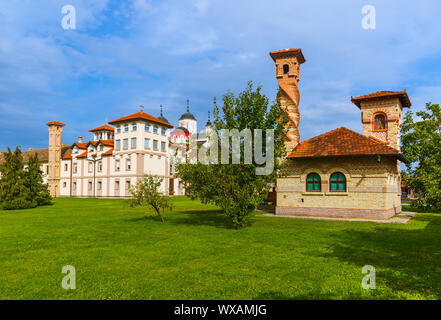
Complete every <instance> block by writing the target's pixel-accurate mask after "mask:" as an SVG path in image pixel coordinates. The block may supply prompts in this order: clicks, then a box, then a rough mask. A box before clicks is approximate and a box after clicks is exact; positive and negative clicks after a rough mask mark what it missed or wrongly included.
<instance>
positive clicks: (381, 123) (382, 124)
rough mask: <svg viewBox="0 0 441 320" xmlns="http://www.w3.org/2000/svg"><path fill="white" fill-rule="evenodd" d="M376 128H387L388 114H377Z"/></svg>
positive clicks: (375, 119)
mask: <svg viewBox="0 0 441 320" xmlns="http://www.w3.org/2000/svg"><path fill="white" fill-rule="evenodd" d="M374 130H386V116H385V115H384V114H382V113H380V114H377V115H375V117H374Z"/></svg>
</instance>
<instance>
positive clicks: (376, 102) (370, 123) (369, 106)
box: [351, 90, 412, 150]
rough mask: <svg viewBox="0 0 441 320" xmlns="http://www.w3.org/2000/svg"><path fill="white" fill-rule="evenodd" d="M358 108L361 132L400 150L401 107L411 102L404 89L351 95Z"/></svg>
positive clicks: (407, 105) (406, 106) (408, 105)
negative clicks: (356, 95) (361, 126)
mask: <svg viewBox="0 0 441 320" xmlns="http://www.w3.org/2000/svg"><path fill="white" fill-rule="evenodd" d="M351 101H352V102H353V103H354V104H355V105H356V106H357V107H358V108H360V111H361V122H362V123H363V134H364V135H365V136H368V137H369V136H371V137H374V138H376V139H378V140H381V141H383V142H386V143H387V144H388V145H389V146H391V147H392V148H395V149H397V150H400V133H401V125H402V120H403V108H409V107H410V106H411V105H412V104H411V102H410V100H409V97H408V96H407V93H406V90H404V91H378V92H374V93H370V94H366V95H364V96H360V97H355V98H354V97H351Z"/></svg>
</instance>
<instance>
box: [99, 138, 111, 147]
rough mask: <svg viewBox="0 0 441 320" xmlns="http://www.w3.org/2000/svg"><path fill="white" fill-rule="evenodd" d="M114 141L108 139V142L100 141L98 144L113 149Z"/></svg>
mask: <svg viewBox="0 0 441 320" xmlns="http://www.w3.org/2000/svg"><path fill="white" fill-rule="evenodd" d="M114 141H115V140H113V139H110V140H100V141H99V142H101V143H102V144H103V145H105V146H108V147H113V145H114V143H115V142H114Z"/></svg>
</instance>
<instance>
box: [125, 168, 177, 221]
mask: <svg viewBox="0 0 441 320" xmlns="http://www.w3.org/2000/svg"><path fill="white" fill-rule="evenodd" d="M162 181H163V179H162V178H160V177H155V176H152V175H145V176H144V179H143V180H142V181H138V183H137V184H136V185H135V186H134V187H132V188H131V189H130V194H131V195H132V197H133V198H131V199H129V200H128V203H129V205H130V206H131V207H136V206H141V207H151V208H153V209H154V210H155V212H156V214H157V215H158V216H159V218H160V219H161V221H162V222H164V217H163V216H162V214H161V211H162V212H164V211H165V210H171V209H172V205H171V200H170V197H169V196H166V195H163V194H162V193H161V192H160V191H159V190H158V189H159V187H160V186H161V183H162Z"/></svg>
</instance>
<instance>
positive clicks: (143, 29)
mask: <svg viewBox="0 0 441 320" xmlns="http://www.w3.org/2000/svg"><path fill="white" fill-rule="evenodd" d="M67 4H71V5H73V6H75V8H76V18H77V22H76V27H77V29H76V30H64V29H63V28H62V27H61V20H62V18H63V14H62V13H61V8H62V7H63V6H64V5H67ZM367 4H370V5H373V6H374V7H375V8H376V15H377V16H376V29H375V30H364V29H363V28H362V27H361V19H362V13H361V10H362V7H363V6H364V5H367ZM440 16H441V3H439V2H437V1H404V0H381V1H379V0H378V1H377V0H369V1H368V0H366V1H358V0H351V1H349V0H348V1H329V0H323V1H322V0H320V1H319V0H316V1H297V0H289V1H278V0H272V1H248V0H236V1H227V0H218V1H217V0H194V1H186V0H163V1H149V0H128V1H114V0H95V1H91V0H69V1H67V0H61V1H59V0H39V1H35V0H1V1H0V150H5V149H6V148H7V146H11V147H15V146H16V145H20V146H21V147H22V148H23V149H27V148H28V147H34V148H39V147H46V146H47V140H48V138H47V128H46V126H45V125H44V123H46V122H47V121H50V120H59V121H62V122H64V123H66V127H65V129H64V132H63V141H64V142H66V143H68V144H70V143H72V142H74V141H76V139H77V137H78V136H80V135H81V136H84V137H85V138H86V139H88V138H90V134H89V132H88V130H89V129H92V128H94V127H97V126H99V125H102V124H104V123H105V118H108V119H109V120H113V119H115V118H118V117H121V116H125V115H128V114H131V113H134V112H137V111H138V110H139V105H140V104H143V105H144V106H145V111H146V112H148V113H151V114H152V115H155V116H157V115H158V113H159V105H160V104H163V105H164V113H165V114H164V115H165V116H166V117H167V118H168V120H169V121H170V122H171V123H172V124H173V125H176V123H177V119H178V118H179V116H180V115H181V114H182V113H183V112H185V105H186V99H187V98H188V99H190V105H191V111H192V112H193V113H194V114H195V115H196V117H197V118H198V120H199V123H198V126H199V129H200V128H201V127H202V126H203V124H205V122H206V120H207V111H208V110H212V107H213V103H212V101H213V97H215V96H216V97H217V98H220V97H222V95H223V94H225V93H226V92H227V91H228V90H231V91H233V92H235V93H237V92H240V91H241V90H242V89H244V88H245V86H246V83H247V81H248V80H253V81H254V82H255V83H256V84H261V85H263V89H264V92H265V93H266V94H267V95H268V96H269V97H270V99H271V100H273V99H274V98H275V94H276V92H277V82H276V79H275V77H274V64H273V61H272V60H271V58H270V57H269V55H268V53H269V52H270V51H273V50H278V49H283V48H289V47H295V48H297V47H299V48H301V49H302V50H303V53H304V55H305V57H306V60H307V62H306V63H305V64H303V65H302V69H301V82H300V90H301V101H300V112H301V122H300V134H301V139H302V140H304V139H307V138H310V137H313V136H315V135H318V134H321V133H324V132H326V131H329V130H332V129H335V128H337V127H340V126H346V127H348V128H350V129H352V130H355V131H358V132H360V131H361V124H360V113H359V110H358V109H357V108H356V107H355V106H354V105H353V104H351V102H350V97H351V95H352V96H357V95H361V94H366V93H370V92H373V91H378V90H403V89H404V88H406V89H407V91H408V94H409V97H410V99H411V101H412V103H413V106H412V109H413V110H419V109H421V108H422V107H423V106H424V104H425V102H427V101H432V102H434V103H441V79H440V76H439V75H440V74H441V59H440V58H441V42H440V39H441V19H440V18H439V17H440Z"/></svg>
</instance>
